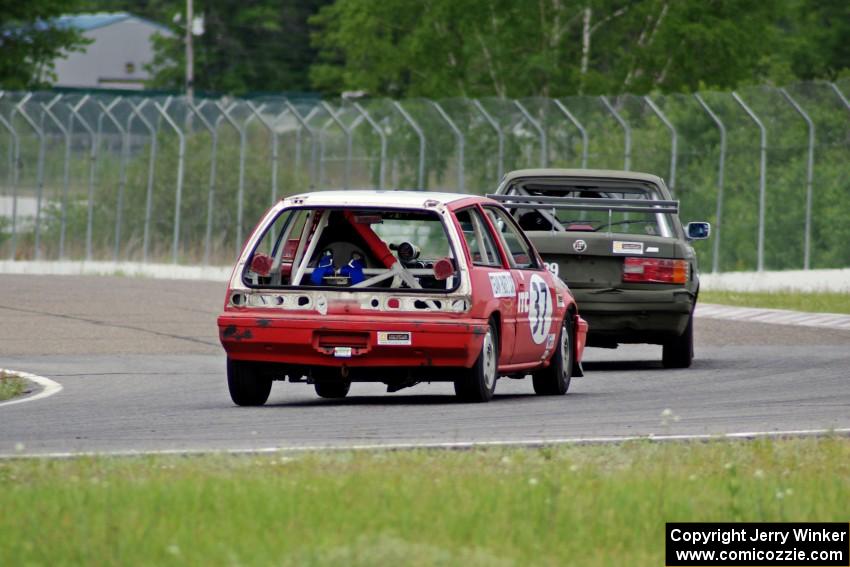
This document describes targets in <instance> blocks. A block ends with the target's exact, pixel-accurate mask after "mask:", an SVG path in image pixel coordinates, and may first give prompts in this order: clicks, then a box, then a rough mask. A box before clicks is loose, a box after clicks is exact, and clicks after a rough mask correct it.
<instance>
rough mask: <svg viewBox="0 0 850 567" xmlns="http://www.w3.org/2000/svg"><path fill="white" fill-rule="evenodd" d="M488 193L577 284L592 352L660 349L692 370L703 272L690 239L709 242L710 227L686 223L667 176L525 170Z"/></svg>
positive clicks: (675, 364)
mask: <svg viewBox="0 0 850 567" xmlns="http://www.w3.org/2000/svg"><path fill="white" fill-rule="evenodd" d="M488 196H489V197H492V198H494V199H496V200H498V201H501V202H502V204H504V205H505V207H507V208H508V209H509V210H510V211H511V212H512V214H513V215H514V216H515V218H516V219H517V220H518V221H519V224H520V226H521V227H522V228H523V230H525V231H526V233H527V234H528V237H529V238H530V239H531V241H532V242H533V243H534V245H535V246H536V247H537V250H538V251H539V252H540V254H541V256H542V257H543V259H544V261H545V262H546V264H547V267H548V268H549V270H550V271H552V272H553V273H555V275H558V276H560V277H561V279H563V280H564V281H566V282H567V284H568V285H569V286H570V289H571V290H572V293H573V295H574V296H575V298H576V300H577V302H578V305H579V307H580V308H581V313H582V317H584V318H585V319H586V320H587V322H588V323H589V324H590V331H589V333H588V336H587V344H588V346H596V347H607V348H616V347H617V345H619V344H621V343H651V344H660V345H663V362H664V366H665V367H667V368H687V367H689V366H690V365H691V361H692V360H693V356H694V347H693V340H694V339H693V312H694V306H695V305H696V301H697V295H698V294H699V274H698V271H697V258H696V253H695V251H694V249H693V247H692V246H691V245H690V244H689V242H690V241H692V240H699V239H704V238H708V236H709V232H710V230H711V227H710V225H709V224H708V223H705V222H694V223H689V224H688V225H687V226H685V227H683V226H682V223H681V222H680V220H679V214H678V213H679V202H678V201H675V200H673V199H672V197H671V196H670V191H669V190H668V189H667V186H666V185H665V184H664V181H663V180H662V179H661V178H660V177H658V176H655V175H650V174H646V173H637V172H630V171H608V170H592V169H525V170H518V171H512V172H510V173H508V174H507V175H505V177H504V178H503V180H502V182H501V183H500V184H499V189H498V190H497V192H496V194H495V195H488Z"/></svg>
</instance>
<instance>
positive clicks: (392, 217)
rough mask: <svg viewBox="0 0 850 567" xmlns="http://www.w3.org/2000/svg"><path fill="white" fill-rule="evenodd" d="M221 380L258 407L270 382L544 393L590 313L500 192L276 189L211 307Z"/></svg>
mask: <svg viewBox="0 0 850 567" xmlns="http://www.w3.org/2000/svg"><path fill="white" fill-rule="evenodd" d="M218 327H219V334H220V338H221V344H222V345H223V346H224V349H225V350H226V351H227V384H228V386H229V388H230V396H231V398H232V399H233V401H234V402H235V403H236V404H238V405H241V406H251V405H262V404H264V403H265V402H266V400H267V399H268V396H269V391H270V390H271V385H272V381H274V380H286V379H287V378H288V379H289V381H290V382H308V383H312V384H314V385H315V388H316V393H317V394H318V395H319V396H321V397H324V398H342V397H345V396H346V394H348V390H349V388H350V386H351V382H352V381H367V382H384V383H385V384H386V385H387V390H388V391H389V392H394V391H397V390H400V389H402V388H406V387H408V386H413V385H415V384H417V383H419V382H425V381H428V382H430V381H453V382H454V387H455V392H456V393H457V395H458V396H459V397H460V398H462V399H464V400H467V401H475V402H486V401H488V400H490V399H491V398H492V397H493V392H494V390H495V388H496V380H497V378H499V377H500V376H510V377H512V378H522V377H525V376H526V375H528V374H531V375H532V377H533V381H534V390H535V392H537V393H538V394H565V393H566V391H567V388H568V387H569V385H570V378H571V377H572V376H580V375H581V357H582V352H583V351H584V344H585V337H586V335H587V323H586V322H585V321H584V320H583V319H582V318H581V317H579V314H578V309H577V307H576V304H575V301H574V299H573V296H572V295H571V294H570V290H569V289H568V288H567V286H566V284H564V282H562V281H561V280H560V279H558V278H557V277H556V276H553V275H552V274H551V273H550V272H548V271H547V270H546V269H545V266H544V264H543V262H542V260H541V259H540V256H539V255H538V254H537V251H536V250H535V249H534V247H533V246H532V245H531V244H530V243H529V241H528V239H527V238H526V237H525V235H524V234H523V232H522V230H521V229H520V228H519V226H518V225H517V224H516V222H515V221H514V219H513V218H512V217H511V215H510V214H508V212H507V211H505V209H504V208H503V207H502V206H501V205H500V204H499V203H497V202H496V201H493V200H491V199H487V198H484V197H475V196H469V195H455V194H449V193H429V192H407V191H329V192H320V193H305V194H302V195H295V196H292V197H288V198H285V199H283V200H281V201H280V202H279V203H278V204H276V205H275V206H273V207H272V208H271V209H270V210H269V211H268V213H266V215H265V217H264V218H263V219H262V220H261V221H260V223H259V224H258V225H257V228H256V229H255V230H254V233H253V234H252V235H251V237H250V238H249V239H248V241H247V243H246V244H245V248H244V249H243V250H242V253H241V255H240V257H239V260H238V262H237V263H236V266H235V267H234V269H233V274H232V275H231V278H230V285H229V287H228V290H227V297H226V298H225V304H224V313H222V315H220V316H219V318H218Z"/></svg>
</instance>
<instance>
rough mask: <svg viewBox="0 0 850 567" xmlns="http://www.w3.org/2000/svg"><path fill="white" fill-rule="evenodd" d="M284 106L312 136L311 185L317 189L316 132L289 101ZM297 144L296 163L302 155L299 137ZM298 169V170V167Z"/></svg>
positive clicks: (299, 130)
mask: <svg viewBox="0 0 850 567" xmlns="http://www.w3.org/2000/svg"><path fill="white" fill-rule="evenodd" d="M284 104H285V105H286V108H288V109H289V112H291V113H292V116H293V117H295V120H296V121H297V122H298V124H299V125H300V126H301V128H304V129H305V130H307V133H308V134H310V185H311V186H312V188H314V189H315V187H316V176H317V165H318V164H317V163H316V157H317V150H318V147H317V144H318V139H317V137H316V130H315V129H314V128H313V127H312V126H310V124H309V122H308V121H307V120H306V119H305V118H304V117H303V116H301V115H300V114H299V113H298V111H297V110H296V109H295V107H294V106H292V103H291V102H289V101H288V100H287V101H286V102H284ZM301 128H299V129H298V132H299V133H300V132H301ZM296 143H297V145H296V158H297V159H296V162H300V155H301V139H300V137H299V139H298V140H297V142H296ZM296 169H297V166H296Z"/></svg>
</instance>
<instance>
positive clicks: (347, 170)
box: [321, 100, 352, 189]
mask: <svg viewBox="0 0 850 567" xmlns="http://www.w3.org/2000/svg"><path fill="white" fill-rule="evenodd" d="M321 105H322V108H324V109H325V112H327V113H328V116H330V119H331V120H332V121H333V122H334V123H335V124H336V125H337V126H339V128H340V130H342V132H343V133H344V134H345V173H344V180H343V185H344V187H343V188H344V189H351V153H352V147H351V130H350V129H349V128H348V126H346V125H345V124H343V123H342V120H340V119H339V117H338V116H337V115H336V113H335V112H334V111H333V108H331V105H329V104H328V103H327V101H324V100H323V101H322V102H321ZM322 130H324V128H322Z"/></svg>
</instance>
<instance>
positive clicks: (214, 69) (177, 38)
mask: <svg viewBox="0 0 850 567" xmlns="http://www.w3.org/2000/svg"><path fill="white" fill-rule="evenodd" d="M194 10H195V13H196V14H197V15H199V16H201V17H202V18H203V33H202V34H200V35H198V36H197V37H196V38H195V41H194V44H195V86H196V88H197V89H198V90H201V91H207V92H214V93H220V94H232V95H244V94H247V93H258V92H280V91H289V92H293V91H310V92H319V93H321V94H323V95H326V96H335V95H339V94H340V93H342V92H345V91H363V92H364V93H366V94H368V95H371V96H390V97H397V98H402V97H419V96H423V97H451V96H474V97H480V96H504V97H520V96H547V97H560V96H568V95H576V94H618V93H624V92H629V93H635V94H644V93H649V92H661V93H680V92H694V91H696V90H698V89H702V90H704V89H732V88H738V87H740V86H742V85H746V84H759V83H767V84H771V83H772V84H786V83H789V82H793V81H796V80H810V79H829V80H832V79H835V78H837V77H838V76H841V75H842V74H847V73H850V2H847V1H846V0H766V1H765V0H540V1H539V2H530V1H528V0H464V1H463V2H458V1H457V0H423V1H415V0H381V1H380V2H376V1H374V0H336V1H331V0H257V1H254V2H250V3H246V2H238V1H235V0H196V1H195V5H194ZM98 11H127V12H130V13H132V14H134V15H138V16H142V17H145V18H149V19H151V20H154V21H156V22H158V23H160V24H162V25H165V26H167V27H168V28H170V29H171V30H172V31H173V35H172V36H170V37H164V36H159V37H157V39H156V41H155V49H156V57H155V60H154V61H153V62H152V64H151V69H150V70H151V71H152V73H153V79H152V80H151V82H150V84H149V85H148V86H149V87H151V88H157V89H173V90H177V91H179V90H181V89H182V86H183V81H184V57H185V53H184V45H183V37H184V34H185V26H186V25H187V22H186V18H185V0H28V1H27V2H20V1H19V0H0V87H2V88H3V89H6V90H13V89H34V88H43V87H46V86H49V82H50V81H49V78H50V75H49V72H50V65H51V62H52V61H53V60H54V59H55V57H56V56H57V55H58V54H60V53H62V52H63V51H69V50H74V49H80V48H83V47H84V46H85V43H86V41H85V39H84V38H83V37H82V36H81V35H80V33H78V32H77V31H75V30H71V29H61V28H57V27H56V26H52V25H51V21H53V19H55V18H56V17H58V16H59V15H63V14H74V13H83V12H98Z"/></svg>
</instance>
